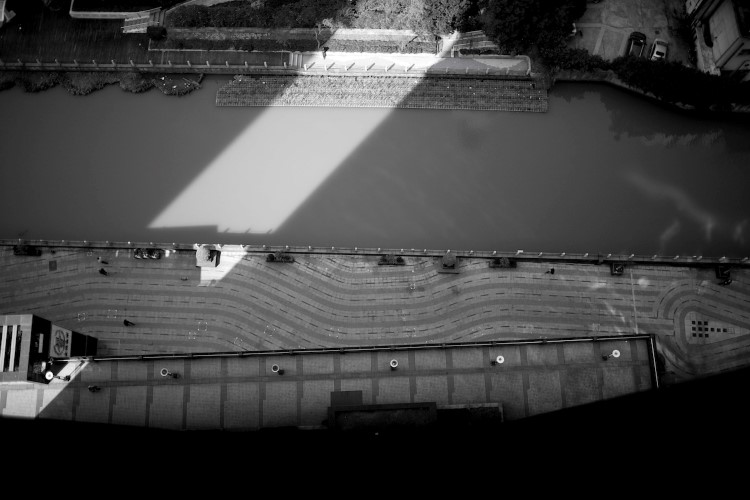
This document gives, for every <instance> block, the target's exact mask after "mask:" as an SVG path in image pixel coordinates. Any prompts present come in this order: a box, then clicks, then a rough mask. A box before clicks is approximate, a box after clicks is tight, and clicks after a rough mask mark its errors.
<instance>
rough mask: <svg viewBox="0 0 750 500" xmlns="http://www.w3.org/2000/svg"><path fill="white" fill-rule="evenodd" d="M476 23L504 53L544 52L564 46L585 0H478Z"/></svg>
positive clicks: (584, 4) (579, 15)
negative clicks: (478, 8) (477, 19)
mask: <svg viewBox="0 0 750 500" xmlns="http://www.w3.org/2000/svg"><path fill="white" fill-rule="evenodd" d="M479 1H480V15H479V24H480V27H481V29H483V30H484V32H485V33H486V34H487V35H488V36H490V37H492V38H494V39H495V41H496V42H497V44H498V45H499V46H500V48H501V49H502V50H503V52H505V53H524V52H531V51H532V50H534V49H537V50H539V52H540V54H541V55H542V56H544V54H545V52H548V51H550V50H554V49H556V48H558V47H560V46H564V42H565V37H566V36H568V34H569V33H570V32H571V28H572V23H573V22H575V20H576V19H578V18H580V17H581V16H582V15H583V12H584V11H585V10H586V0H479Z"/></svg>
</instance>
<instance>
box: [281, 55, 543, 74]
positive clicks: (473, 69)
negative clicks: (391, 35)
mask: <svg viewBox="0 0 750 500" xmlns="http://www.w3.org/2000/svg"><path fill="white" fill-rule="evenodd" d="M292 64H293V65H294V66H295V67H297V68H302V69H304V68H305V66H307V71H308V72H319V73H321V72H325V71H326V68H327V69H328V71H329V72H330V71H337V72H342V71H343V68H348V71H363V70H364V69H365V68H368V71H370V72H373V73H375V72H384V71H385V69H386V68H390V70H389V71H392V72H397V73H404V72H413V73H419V72H426V71H430V72H443V71H445V72H448V73H462V72H465V71H468V72H469V73H471V74H484V73H489V74H511V75H514V74H515V75H525V74H527V73H528V72H529V64H528V59H526V58H523V57H482V58H472V57H441V56H440V55H434V54H369V53H356V52H330V51H329V52H327V53H326V54H325V57H323V54H322V52H303V53H301V54H300V56H299V57H293V62H292Z"/></svg>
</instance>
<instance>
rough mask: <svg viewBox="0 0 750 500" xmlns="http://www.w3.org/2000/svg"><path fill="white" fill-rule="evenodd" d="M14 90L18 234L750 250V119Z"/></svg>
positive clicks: (558, 90) (4, 220)
mask: <svg viewBox="0 0 750 500" xmlns="http://www.w3.org/2000/svg"><path fill="white" fill-rule="evenodd" d="M223 81H224V80H223V79H220V78H218V77H217V78H209V79H207V80H204V88H203V89H202V90H201V91H199V92H196V93H194V94H192V95H188V96H185V97H181V98H173V97H166V96H164V95H162V94H161V93H159V92H157V91H153V90H152V91H150V92H148V93H146V94H141V95H132V94H129V93H127V92H123V91H121V90H120V89H119V88H116V87H109V88H106V89H104V90H102V91H99V92H95V93H94V94H91V95H89V96H85V97H75V96H71V95H68V94H67V93H66V92H65V91H64V90H63V89H61V88H55V89H52V90H49V91H46V92H42V93H39V94H25V93H23V92H22V91H21V90H19V89H17V88H15V89H11V90H9V91H4V92H0V110H2V119H0V151H2V154H1V155H0V185H2V187H3V190H2V191H3V195H2V196H0V214H2V215H0V238H17V237H19V236H20V235H23V237H24V238H29V239H66V240H76V239H80V240H82V239H87V240H90V241H91V240H112V241H128V240H132V241H155V242H156V241H160V242H172V241H179V242H188V243H190V242H204V243H247V244H260V243H265V244H289V245H295V244H299V245H315V246H330V245H335V246H359V247H366V246H373V247H392V248H393V247H395V248H402V247H405V248H412V247H413V248H425V247H426V248H451V249H475V250H516V249H524V250H526V251H550V252H553V251H567V252H602V253H609V252H612V253H620V252H626V253H630V252H635V253H642V254H652V253H662V254H670V255H671V254H681V255H688V254H691V255H697V254H701V255H706V256H719V255H727V256H734V257H740V256H745V255H747V254H750V235H748V231H750V228H749V227H748V224H749V221H750V197H748V196H747V194H746V193H747V188H748V186H750V126H748V125H747V124H738V123H733V122H726V121H717V120H709V119H702V118H696V117H692V116H686V115H684V114H681V113H677V112H674V111H671V110H668V109H663V108H661V107H659V106H655V105H653V104H652V103H650V102H648V101H645V100H643V99H640V98H637V97H635V96H631V95H629V94H627V93H624V92H622V91H619V90H617V89H613V88H609V87H606V86H596V85H585V84H558V85H557V86H556V87H555V88H554V90H553V92H552V93H551V96H550V111H549V112H548V113H546V114H532V113H502V112H464V111H421V110H419V111H417V110H377V109H362V110H354V109H324V108H321V109H314V108H271V109H259V108H216V107H215V106H214V100H215V90H216V89H217V88H218V86H219V85H220V84H221V82H223Z"/></svg>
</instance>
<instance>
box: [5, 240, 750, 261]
mask: <svg viewBox="0 0 750 500" xmlns="http://www.w3.org/2000/svg"><path fill="white" fill-rule="evenodd" d="M199 244H200V243H192V244H191V243H155V242H137V241H128V242H121V241H120V242H117V241H87V240H83V241H80V240H75V241H74V240H25V239H15V240H8V239H6V240H0V247H12V246H15V245H33V246H38V247H42V248H55V249H58V248H63V249H66V248H67V249H77V250H84V251H91V252H93V251H95V250H107V249H108V250H115V249H117V250H132V249H134V248H161V249H164V250H171V251H178V252H193V251H195V249H196V248H197V245H199ZM206 245H207V246H209V247H211V248H212V249H215V250H219V251H221V252H225V253H230V254H238V255H241V254H251V253H275V252H286V253H291V254H307V255H363V256H381V255H386V254H393V255H400V256H404V257H443V256H444V255H445V254H446V253H447V252H450V253H451V254H453V255H455V256H456V257H459V258H472V259H492V258H499V257H507V258H511V259H514V260H515V261H517V262H524V261H529V262H568V263H579V264H604V263H609V262H617V263H624V264H639V265H659V266H664V265H667V266H681V267H712V266H716V265H719V264H721V265H731V266H735V267H750V258H748V257H741V258H740V257H726V256H705V257H704V256H701V255H696V256H689V255H685V256H681V255H671V256H670V255H658V254H654V255H635V254H630V255H627V254H614V253H607V254H604V253H596V252H591V253H568V252H538V251H534V252H527V251H524V250H516V251H498V250H477V251H474V250H456V249H450V250H438V249H429V248H422V249H420V248H380V247H379V248H372V247H367V248H365V247H353V248H352V247H320V246H315V247H313V246H300V245H223V244H213V243H211V244H206Z"/></svg>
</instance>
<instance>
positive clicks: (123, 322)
mask: <svg viewBox="0 0 750 500" xmlns="http://www.w3.org/2000/svg"><path fill="white" fill-rule="evenodd" d="M122 324H123V325H125V326H135V323H133V322H132V321H128V320H126V319H124V320H122Z"/></svg>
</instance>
